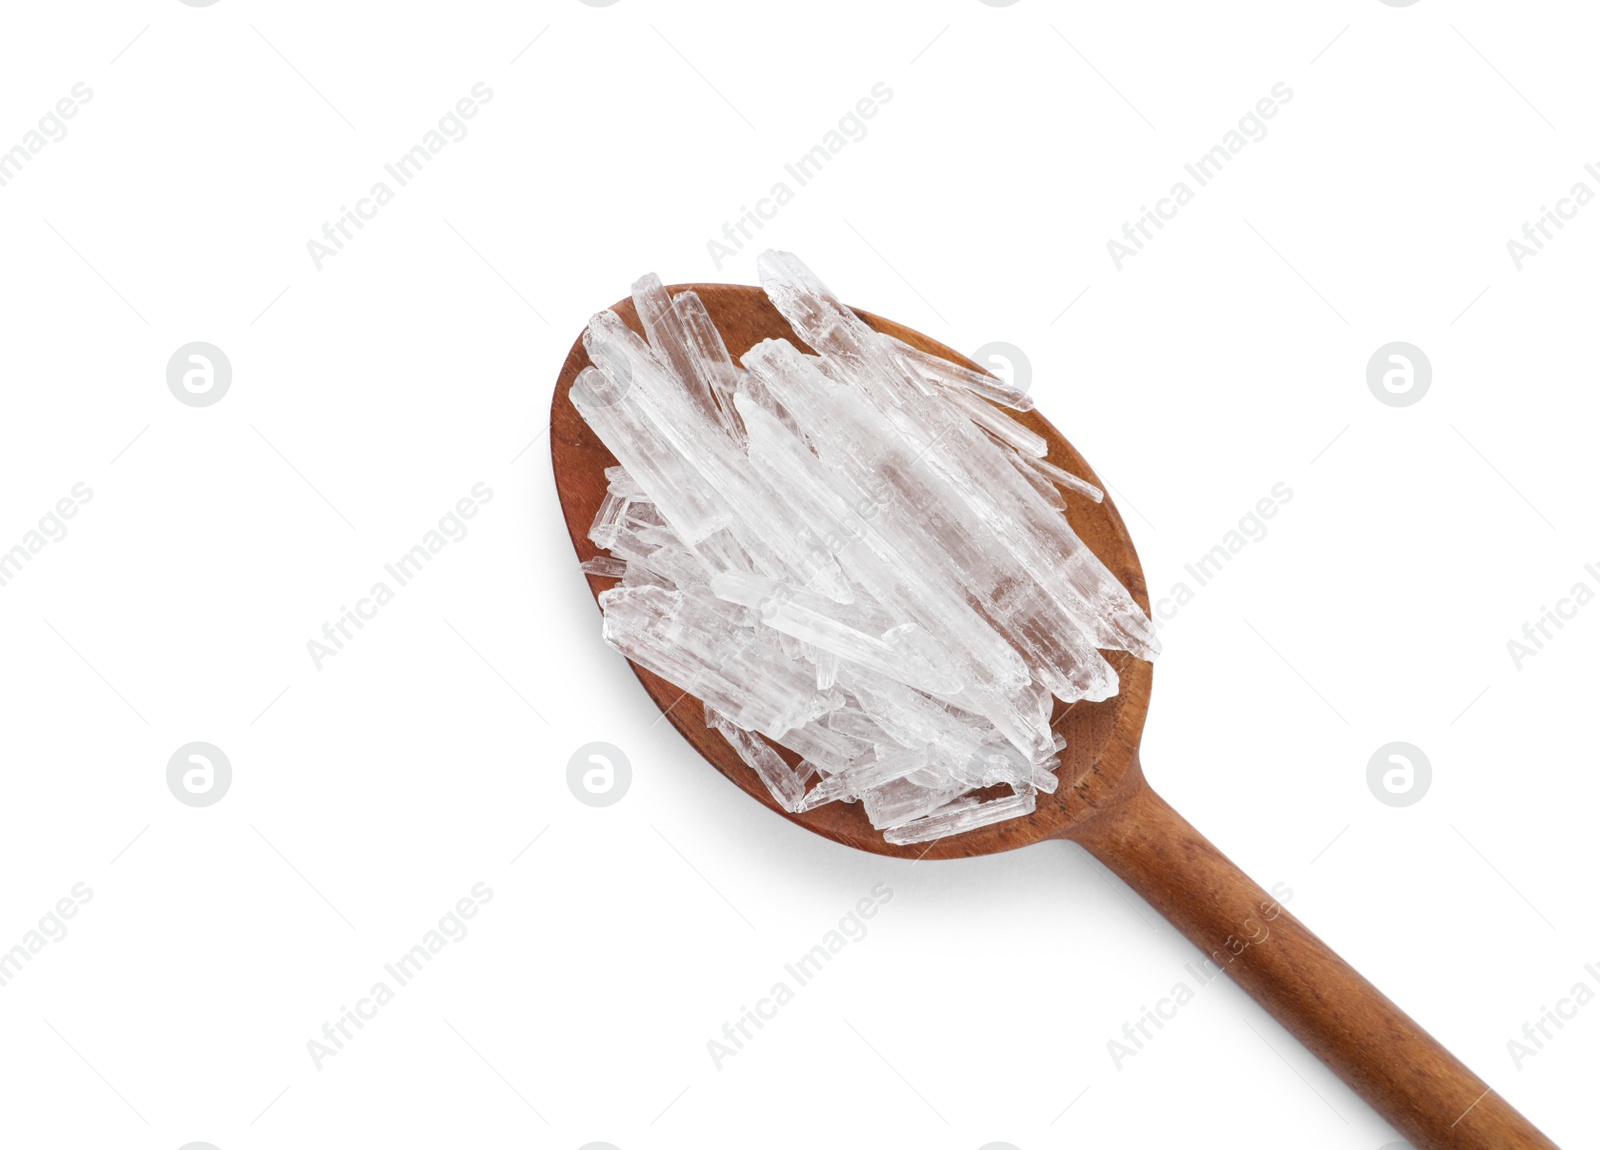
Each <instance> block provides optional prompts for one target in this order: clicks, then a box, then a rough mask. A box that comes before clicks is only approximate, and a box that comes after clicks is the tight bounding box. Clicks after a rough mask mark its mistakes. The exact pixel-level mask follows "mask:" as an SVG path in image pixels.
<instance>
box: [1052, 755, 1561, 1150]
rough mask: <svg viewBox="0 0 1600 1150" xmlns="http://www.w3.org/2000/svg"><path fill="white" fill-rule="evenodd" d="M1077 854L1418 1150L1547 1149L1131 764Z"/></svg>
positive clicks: (1078, 836) (1079, 837)
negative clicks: (1165, 924) (1116, 879)
mask: <svg viewBox="0 0 1600 1150" xmlns="http://www.w3.org/2000/svg"><path fill="white" fill-rule="evenodd" d="M1121 799H1122V801H1121V802H1119V803H1118V804H1116V806H1115V807H1113V808H1108V809H1107V810H1106V811H1105V812H1104V814H1103V817H1101V818H1099V819H1096V820H1094V821H1093V822H1090V823H1085V824H1083V825H1081V826H1079V827H1076V828H1074V830H1073V832H1072V834H1071V836H1070V837H1072V838H1073V839H1075V840H1076V841H1077V842H1079V843H1081V844H1082V845H1083V846H1084V847H1086V848H1088V850H1089V851H1091V852H1092V853H1093V854H1094V855H1095V857H1096V858H1098V859H1100V860H1101V861H1102V862H1104V863H1105V864H1106V865H1107V866H1108V867H1110V868H1111V869H1112V870H1113V871H1115V872H1116V873H1117V875H1119V876H1120V877H1121V878H1122V880H1123V881H1124V882H1126V883H1127V884H1128V885H1129V886H1131V887H1132V888H1133V889H1134V890H1136V891H1138V892H1139V894H1140V895H1141V896H1142V897H1143V898H1144V900H1145V901H1146V902H1148V903H1149V904H1150V905H1151V906H1153V907H1155V909H1156V910H1158V911H1160V912H1161V913H1162V914H1163V915H1165V916H1166V917H1167V920H1168V921H1169V922H1171V923H1172V925H1173V926H1175V927H1177V928H1178V929H1179V930H1180V931H1181V932H1182V933H1183V935H1184V937H1185V938H1187V939H1188V940H1189V941H1190V942H1192V943H1194V944H1195V946H1196V947H1198V948H1199V949H1200V952H1201V954H1202V955H1203V956H1205V958H1206V959H1208V960H1209V961H1210V962H1212V963H1213V964H1215V965H1216V966H1217V967H1219V968H1220V969H1221V970H1223V971H1224V972H1225V973H1226V974H1228V976H1229V977H1231V978H1232V979H1233V981H1234V982H1236V983H1238V984H1239V985H1240V986H1241V987H1243V988H1244V990H1245V991H1246V992H1247V993H1248V994H1249V995H1250V997H1251V998H1254V999H1255V1000H1256V1001H1257V1002H1258V1003H1260V1004H1261V1005H1262V1006H1263V1007H1265V1008H1266V1010H1267V1011H1268V1013H1270V1014H1271V1015H1272V1016H1273V1017H1274V1018H1276V1019H1277V1020H1278V1021H1279V1022H1280V1023H1282V1024H1283V1026H1284V1028H1285V1029H1286V1030H1288V1031H1289V1033H1291V1034H1293V1035H1294V1036H1295V1037H1296V1038H1298V1039H1300V1041H1301V1042H1303V1043H1304V1044H1305V1046H1306V1048H1307V1049H1308V1050H1310V1051H1311V1052H1312V1053H1313V1054H1315V1055H1316V1056H1317V1057H1318V1058H1320V1059H1322V1061H1323V1062H1324V1063H1325V1064H1326V1065H1327V1066H1328V1068H1329V1069H1331V1070H1332V1071H1333V1072H1334V1073H1335V1074H1337V1075H1338V1076H1339V1077H1340V1078H1342V1079H1343V1080H1344V1082H1345V1084H1346V1085H1347V1086H1349V1087H1350V1089H1351V1090H1354V1091H1355V1092H1356V1093H1357V1094H1359V1095H1360V1096H1361V1097H1362V1098H1364V1099H1365V1100H1366V1101H1367V1103H1368V1104H1370V1105H1371V1106H1372V1108H1373V1109H1374V1110H1376V1111H1377V1112H1378V1113H1379V1114H1381V1115H1383V1117H1384V1118H1386V1119H1387V1120H1388V1121H1389V1123H1390V1125H1392V1126H1393V1127H1394V1128H1395V1129H1396V1130H1398V1131H1400V1133H1401V1134H1404V1135H1405V1136H1406V1138H1408V1139H1409V1140H1410V1141H1411V1144H1412V1145H1413V1146H1416V1147H1417V1148H1418V1150H1445V1148H1449V1150H1549V1148H1553V1147H1554V1146H1555V1143H1554V1142H1551V1141H1550V1140H1549V1139H1548V1138H1546V1137H1545V1136H1544V1135H1543V1134H1541V1133H1540V1132H1539V1131H1538V1130H1537V1129H1536V1128H1535V1127H1534V1126H1533V1125H1532V1124H1531V1123H1530V1122H1528V1120H1527V1119H1525V1118H1524V1117H1523V1116H1522V1115H1521V1114H1519V1113H1518V1112H1517V1111H1516V1109H1515V1108H1513V1107H1512V1105H1511V1104H1510V1103H1509V1102H1507V1101H1506V1100H1505V1099H1504V1098H1502V1097H1500V1095H1498V1094H1496V1093H1495V1092H1494V1091H1493V1090H1491V1089H1490V1088H1489V1085H1488V1083H1486V1082H1484V1081H1483V1080H1482V1079H1480V1078H1479V1077H1478V1076H1477V1075H1476V1074H1474V1073H1472V1071H1471V1070H1469V1069H1468V1068H1467V1067H1466V1066H1465V1065H1463V1064H1462V1063H1461V1061H1460V1060H1459V1059H1457V1058H1456V1057H1455V1056H1454V1055H1453V1054H1451V1053H1450V1052H1449V1051H1448V1050H1446V1049H1445V1048H1444V1047H1443V1046H1441V1045H1440V1044H1439V1043H1438V1042H1437V1041H1435V1040H1434V1038H1433V1037H1432V1036H1431V1035H1430V1034H1428V1032H1427V1031H1425V1030H1423V1029H1422V1027H1421V1026H1419V1025H1417V1023H1416V1022H1415V1021H1414V1020H1413V1019H1412V1018H1411V1017H1410V1016H1409V1015H1407V1014H1406V1013H1405V1011H1403V1010H1401V1009H1400V1008H1399V1007H1398V1006H1396V1005H1395V1004H1394V1003H1393V1002H1391V1001H1390V1000H1389V999H1388V998H1387V997H1386V996H1385V995H1384V994H1383V993H1382V992H1380V991H1379V990H1378V988H1377V987H1375V986H1373V985H1372V983H1370V982H1368V981H1367V980H1366V979H1365V978H1363V977H1362V976H1361V975H1360V974H1359V973H1358V972H1357V971H1356V970H1355V969H1354V968H1353V967H1351V966H1350V964H1349V963H1347V962H1345V961H1344V960H1343V959H1342V958H1340V957H1339V956H1338V955H1337V954H1335V953H1334V952H1333V950H1332V949H1331V948H1329V946H1328V945H1327V943H1325V942H1323V941H1322V940H1321V939H1320V938H1318V937H1317V936H1316V935H1315V934H1313V933H1312V932H1311V931H1310V930H1308V929H1306V927H1305V925H1304V924H1303V923H1302V922H1300V920H1299V919H1297V918H1295V917H1294V915H1292V914H1290V913H1289V912H1288V910H1286V909H1284V908H1283V907H1281V906H1280V905H1279V904H1278V903H1277V902H1276V900H1274V899H1273V897H1272V896H1271V895H1269V894H1268V893H1267V892H1266V891H1264V890H1262V889H1261V888H1260V887H1259V886H1257V885H1256V883H1254V882H1253V881H1252V880H1251V879H1250V878H1249V877H1248V876H1247V875H1246V874H1245V873H1244V872H1243V871H1241V870H1240V869H1239V868H1238V867H1236V866H1235V865H1234V864H1233V863H1232V862H1231V861H1229V859H1228V858H1227V856H1226V855H1224V854H1223V853H1222V852H1221V851H1219V850H1218V849H1217V848H1216V847H1214V846H1212V845H1211V843H1210V842H1209V841H1208V840H1207V839H1206V837H1205V836H1204V835H1202V834H1201V833H1200V832H1199V831H1197V830H1195V829H1194V827H1192V826H1190V825H1189V822H1188V821H1187V820H1186V819H1185V818H1184V817H1183V816H1182V815H1180V814H1179V813H1178V812H1177V811H1175V810H1173V809H1172V808H1171V807H1170V806H1168V805H1167V803H1166V800H1164V799H1163V798H1161V796H1160V795H1158V794H1156V792H1155V791H1154V790H1152V789H1151V788H1150V785H1149V784H1148V783H1147V782H1145V781H1144V779H1143V772H1142V770H1140V769H1139V766H1138V764H1137V763H1135V764H1134V769H1133V770H1132V771H1130V772H1129V775H1128V789H1127V790H1126V791H1125V793H1124V794H1123V795H1122V796H1121Z"/></svg>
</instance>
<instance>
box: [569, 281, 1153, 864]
mask: <svg viewBox="0 0 1600 1150" xmlns="http://www.w3.org/2000/svg"><path fill="white" fill-rule="evenodd" d="M758 266H759V269H760V274H761V282H762V286H763V287H764V288H765V290H766V293H767V295H768V297H769V298H770V299H771V300H772V302H773V304H774V305H775V306H776V307H777V308H778V310H779V311H780V312H781V313H782V314H783V316H784V318H785V319H787V320H788V321H789V323H790V325H791V326H792V327H793V328H794V330H795V332H796V333H797V334H798V335H799V337H800V338H801V340H803V341H804V343H805V344H806V349H805V350H802V349H801V348H798V347H796V346H794V345H793V344H791V343H789V342H788V341H786V340H766V341H764V342H762V343H760V344H757V345H756V346H755V347H753V348H751V349H750V351H749V352H748V353H746V354H745V355H744V357H743V358H742V359H741V360H738V361H735V360H734V359H733V358H732V356H730V355H729V354H728V349H727V347H726V346H725V345H724V344H723V342H722V338H721V336H719V335H718V333H717V329H716V326H715V324H714V323H713V322H712V320H711V316H710V314H709V313H708V312H707V311H706V308H705V305H704V303H702V302H701V300H700V298H699V297H698V296H697V295H696V294H695V293H694V292H690V291H686V292H681V293H679V294H678V295H677V296H671V295H670V294H669V293H668V292H667V291H666V289H665V288H664V287H663V286H662V284H661V281H660V280H659V279H658V278H657V277H656V276H654V275H647V276H645V277H643V278H642V279H640V280H639V282H638V283H636V284H634V285H633V302H634V306H635V308H636V309H637V311H638V314H639V318H640V321H641V324H642V326H643V327H644V330H645V338H644V339H641V338H640V337H638V336H637V335H635V334H634V333H633V331H632V330H631V329H630V328H628V327H627V325H626V324H624V323H623V322H622V320H621V318H620V317H618V316H617V315H616V313H614V312H610V311H605V312H601V313H600V314H598V315H596V316H595V317H594V319H592V320H591V321H590V322H589V326H588V328H587V330H586V331H585V332H584V337H583V338H584V347H585V349H586V350H587V351H588V353H589V358H590V360H591V361H592V362H593V364H594V366H593V367H590V368H586V369H584V371H583V372H582V373H581V374H580V375H579V377H578V380H577V381H576V382H575V383H574V385H573V388H572V402H573V404H574V405H575V406H576V407H577V409H578V411H579V412H580V413H581V414H582V415H583V417H584V419H586V420H587V421H588V423H589V425H590V426H591V427H592V428H593V429H594V431H595V433H596V434H597V435H598V436H599V437H600V439H601V440H602V441H603V442H604V443H605V444H606V446H607V447H608V448H610V449H611V453H612V454H613V455H615V456H616V458H617V460H618V462H619V464H620V466H617V467H612V468H608V469H607V471H606V478H607V484H608V486H607V491H606V496H605V499H604V501H603V502H602V504H601V506H600V511H599V513H598V514H597V515H596V516H595V520H594V524H593V526H592V527H591V528H590V531H589V537H590V538H591V539H592V540H593V541H594V542H595V544H596V545H597V546H599V547H600V548H602V549H603V550H604V552H606V553H605V554H602V555H599V556H597V557H596V558H594V559H591V560H589V561H588V562H587V563H585V564H584V565H583V567H584V570H585V571H586V572H588V573H590V574H593V575H601V576H606V577H610V578H615V579H618V580H619V582H618V583H617V584H616V586H614V587H612V588H611V589H610V590H607V591H605V592H603V593H602V594H601V596H600V606H601V608H602V609H603V611H604V613H605V619H604V626H603V634H604V636H605V640H606V642H607V643H609V644H610V645H611V646H612V647H614V648H616V649H617V650H618V651H620V652H622V653H623V654H624V655H626V656H627V657H628V658H629V659H632V660H633V661H634V662H635V663H637V664H638V665H640V666H641V667H645V668H647V669H648V670H650V671H652V672H654V673H655V674H657V675H660V676H661V677H662V678H664V679H666V680H668V681H669V682H672V683H674V684H676V685H677V686H678V688H679V689H681V690H683V691H685V692H687V693H689V694H692V695H694V696H696V697H697V698H699V699H700V700H701V701H702V702H703V704H704V706H705V722H706V725H707V726H708V727H710V728H712V729H714V730H716V731H717V732H718V733H719V734H721V735H722V737H723V738H725V739H726V740H727V741H728V743H729V745H730V746H731V747H732V748H733V749H734V751H735V752H736V753H737V754H738V756H739V758H740V759H741V760H742V761H743V762H744V763H745V765H746V766H747V767H748V768H749V769H750V770H751V771H752V772H753V773H754V775H755V776H756V777H757V778H759V779H760V780H761V781H762V783H763V784H764V785H765V786H766V788H767V789H768V790H769V791H770V792H771V793H772V797H773V799H774V800H775V801H776V802H777V803H778V804H779V805H780V806H781V807H783V809H785V810H787V811H796V812H798V811H807V810H812V809H815V808H816V807H818V806H821V805H822V804H824V803H830V802H843V803H854V802H859V803H860V804H861V807H862V810H863V811H864V812H865V814H866V817H867V819H868V820H869V821H870V822H871V823H872V825H873V826H874V827H876V828H877V829H879V830H881V831H882V832H883V834H884V838H885V839H886V840H887V841H889V842H892V843H916V842H926V841H928V840H931V839H937V838H944V837H946V836H948V835H954V834H960V833H962V832H964V831H969V830H972V829H974V828H976V827H981V826H986V825H988V824H991V823H996V822H1000V821H1003V820H1005V819H1010V818H1015V817H1017V816H1019V815H1024V814H1027V813H1029V812H1031V811H1032V810H1033V809H1034V803H1035V797H1036V795H1037V793H1038V792H1039V791H1046V792H1050V791H1054V790H1055V789H1056V785H1057V779H1056V776H1055V774H1054V773H1053V772H1054V771H1055V769H1056V768H1057V767H1058V766H1059V765H1060V759H1059V754H1060V752H1061V751H1062V750H1063V749H1064V747H1065V741H1064V740H1063V739H1062V738H1061V736H1060V735H1058V734H1057V733H1056V732H1055V731H1053V730H1052V729H1051V727H1050V715H1051V710H1052V700H1053V699H1061V700H1063V701H1065V702H1069V703H1070V702H1075V701H1077V700H1079V699H1091V700H1093V699H1105V698H1108V697H1109V696H1111V695H1113V694H1115V693H1116V690H1117V674H1116V671H1115V670H1113V669H1112V667H1111V665H1110V664H1109V663H1107V662H1106V660H1105V658H1104V657H1103V656H1102V655H1101V653H1100V652H1101V651H1102V650H1123V651H1130V652H1132V653H1133V654H1135V655H1137V656H1138V657H1139V658H1142V659H1148V658H1153V657H1154V656H1155V654H1156V652H1157V650H1158V649H1159V648H1158V644H1157V642H1156V637H1155V629H1154V628H1153V627H1152V626H1151V624H1150V620H1149V619H1148V618H1147V617H1146V616H1145V614H1144V612H1143V611H1141V610H1140V609H1139V606H1138V605H1137V604H1136V603H1135V602H1134V601H1133V598H1132V597H1131V596H1130V595H1129V594H1128V592H1127V591H1126V590H1125V589H1124V588H1123V587H1122V585H1121V584H1120V583H1118V582H1117V580H1116V579H1115V578H1114V577H1113V576H1112V574H1111V573H1110V572H1109V571H1108V570H1106V568H1105V566H1104V565H1103V564H1102V563H1101V562H1100V561H1099V560H1098V559H1097V558H1096V557H1095V556H1094V554H1093V552H1091V551H1090V550H1089V548H1088V547H1086V546H1085V545H1084V544H1083V543H1082V541H1080V540H1079V539H1078V537H1077V536H1076V534H1074V533H1073V530H1072V528H1071V526H1070V525H1069V524H1068V522H1067V519H1066V516H1065V515H1064V514H1063V512H1064V511H1065V509H1066V507H1067V500H1068V499H1069V498H1070V499H1091V500H1095V501H1098V500H1100V499H1101V498H1102V495H1101V492H1100V490H1099V489H1098V488H1097V487H1095V486H1094V485H1093V484H1090V483H1088V482H1086V481H1085V480H1083V479H1081V478H1079V477H1078V476H1075V475H1072V474H1070V473H1069V472H1066V471H1064V470H1062V469H1061V468H1060V467H1057V466H1055V465H1054V464H1052V463H1050V462H1048V461H1047V460H1046V459H1045V458H1044V455H1045V449H1046V445H1045V442H1044V440H1043V439H1042V438H1041V437H1040V436H1039V435H1038V434H1037V433H1035V432H1033V431H1032V430H1030V429H1029V428H1027V427H1026V426H1024V425H1023V424H1021V423H1019V422H1018V421H1017V420H1016V419H1014V418H1013V417H1012V416H1011V415H1010V414H1009V413H1008V412H1007V411H1006V410H1005V409H1006V408H1010V409H1012V410H1014V411H1028V410H1031V409H1032V406H1033V403H1032V401H1031V400H1030V399H1029V398H1028V397H1027V396H1026V395H1025V394H1023V393H1022V392H1019V391H1016V390H1014V389H1012V388H1010V387H1008V386H1006V384H1005V383H1003V382H1002V381H1000V380H998V379H995V378H994V377H992V376H989V375H985V374H983V373H981V372H975V371H972V370H971V369H969V368H965V367H961V366H959V365H956V364H952V363H948V362H946V361H945V360H943V359H940V358H938V357H937V356H933V355H929V354H928V353H926V352H922V351H919V350H918V349H916V348H913V347H911V346H909V345H907V344H904V343H902V342H900V341H899V340H896V339H893V338H891V337H888V336H883V335H879V334H877V333H876V332H874V331H872V329H871V328H869V327H867V325H866V324H865V323H863V322H862V321H861V320H860V319H859V318H857V317H856V315H855V314H854V313H853V312H851V311H850V310H849V309H848V308H846V307H845V306H844V305H843V304H841V303H840V302H839V301H838V299H836V298H835V297H834V295H833V293H832V292H830V291H829V290H828V289H827V288H826V287H825V286H824V285H823V284H822V281H821V280H819V279H818V278H817V277H816V275H815V274H813V273H812V272H811V270H810V269H809V268H807V267H806V266H805V265H804V264H802V263H801V262H800V261H799V260H798V259H796V258H795V257H794V256H793V255H791V254H789V253H787V252H775V251H769V252H766V253H765V254H763V255H762V256H761V258H760V260H759V263H758ZM775 747H783V748H786V749H787V750H789V751H790V752H792V755H791V756H787V757H786V756H783V755H780V754H779V753H778V751H777V750H775V749H774V748H775ZM791 758H792V759H793V760H794V762H795V764H796V765H791V761H790V760H791ZM992 788H999V793H1000V797H998V798H995V797H985V798H980V797H979V796H978V794H976V793H975V792H979V791H986V790H990V789H992ZM1006 792H1009V793H1006Z"/></svg>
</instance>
